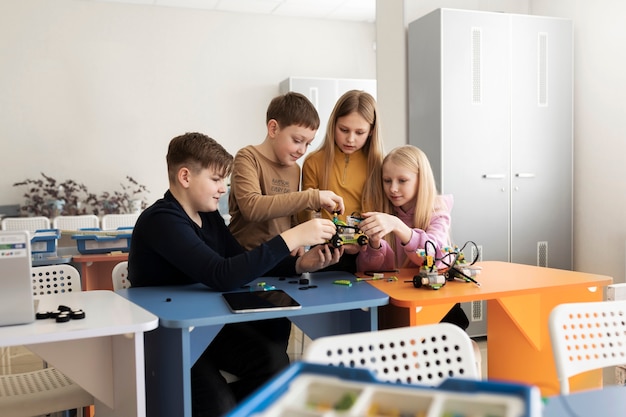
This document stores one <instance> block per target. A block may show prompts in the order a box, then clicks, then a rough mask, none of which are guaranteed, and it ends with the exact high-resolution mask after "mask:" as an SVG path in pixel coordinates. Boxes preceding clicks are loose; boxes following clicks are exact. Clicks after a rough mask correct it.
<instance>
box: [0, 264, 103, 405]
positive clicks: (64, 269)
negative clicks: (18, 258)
mask: <svg viewBox="0 0 626 417" xmlns="http://www.w3.org/2000/svg"><path fill="white" fill-rule="evenodd" d="M32 280H33V291H34V293H35V298H41V297H45V296H47V295H51V294H56V293H62V292H68V291H80V290H81V285H80V274H79V273H78V270H76V268H74V267H73V266H71V265H66V264H62V265H48V266H39V267H33V268H32ZM93 403H94V398H93V396H92V395H91V394H89V393H88V392H87V391H85V390H83V389H82V388H81V387H80V386H78V385H77V384H75V383H74V382H73V381H72V380H71V379H69V378H68V377H67V376H65V375H64V374H63V373H62V372H60V371H59V370H57V369H56V368H54V367H47V368H43V369H38V370H36V371H32V372H23V373H14V374H13V373H12V374H7V375H0V415H1V416H2V417H27V416H39V415H46V414H50V413H55V412H59V411H64V410H73V409H76V410H78V414H79V415H82V408H83V407H87V406H90V405H92V404H93Z"/></svg>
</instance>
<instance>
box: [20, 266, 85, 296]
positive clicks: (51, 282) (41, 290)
mask: <svg viewBox="0 0 626 417" xmlns="http://www.w3.org/2000/svg"><path fill="white" fill-rule="evenodd" d="M32 276H33V295H34V296H35V298H38V297H42V296H46V295H52V294H62V293H67V292H73V291H74V292H75V291H81V290H82V285H81V282H80V273H79V272H78V270H77V269H76V268H74V267H73V266H72V265H69V264H58V265H45V266H33V267H32Z"/></svg>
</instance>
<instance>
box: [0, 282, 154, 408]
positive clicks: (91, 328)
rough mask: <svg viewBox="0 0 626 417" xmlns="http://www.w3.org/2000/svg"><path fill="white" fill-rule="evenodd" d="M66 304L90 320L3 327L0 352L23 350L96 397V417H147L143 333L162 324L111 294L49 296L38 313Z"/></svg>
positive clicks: (121, 298) (41, 300)
mask: <svg viewBox="0 0 626 417" xmlns="http://www.w3.org/2000/svg"><path fill="white" fill-rule="evenodd" d="M60 304H62V305H66V306H68V307H70V308H73V309H82V310H83V311H84V312H85V315H86V317H85V318H84V319H82V320H70V321H69V322H67V323H57V322H56V321H55V320H54V319H45V320H36V321H35V322H33V323H30V324H24V325H18V326H5V327H0V346H19V345H24V346H26V347H27V348H28V349H30V350H31V351H32V352H34V353H36V354H37V355H39V356H40V357H41V358H43V359H44V360H45V361H47V362H48V363H49V364H50V365H52V366H54V367H55V368H57V369H59V370H60V371H61V372H63V373H64V374H65V375H67V376H68V377H70V378H71V379H72V380H74V382H76V383H77V384H78V385H80V386H81V387H83V388H84V389H85V390H86V391H88V392H90V393H91V394H92V395H93V396H94V397H95V399H96V400H95V407H96V415H97V416H98V417H106V416H133V417H134V416H137V417H145V416H146V404H145V379H144V377H145V375H144V369H145V368H144V345H143V333H144V332H146V331H150V330H153V329H155V328H156V327H157V326H158V318H157V317H156V316H155V315H154V314H152V313H149V312H148V311H146V310H144V309H143V308H141V307H139V306H137V305H135V304H133V303H131V302H129V301H128V300H126V299H125V298H123V297H120V296H119V295H117V294H116V293H114V292H112V291H106V290H102V291H83V292H74V293H68V294H61V295H51V296H45V297H43V298H41V299H40V300H39V306H38V311H53V310H56V309H57V307H58V306H59V305H60Z"/></svg>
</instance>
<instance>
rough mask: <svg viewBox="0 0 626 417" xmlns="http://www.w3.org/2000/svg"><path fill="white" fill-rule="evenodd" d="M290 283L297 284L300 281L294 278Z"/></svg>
mask: <svg viewBox="0 0 626 417" xmlns="http://www.w3.org/2000/svg"><path fill="white" fill-rule="evenodd" d="M289 283H290V284H297V283H298V281H297V280H295V279H294V280H292V281H289Z"/></svg>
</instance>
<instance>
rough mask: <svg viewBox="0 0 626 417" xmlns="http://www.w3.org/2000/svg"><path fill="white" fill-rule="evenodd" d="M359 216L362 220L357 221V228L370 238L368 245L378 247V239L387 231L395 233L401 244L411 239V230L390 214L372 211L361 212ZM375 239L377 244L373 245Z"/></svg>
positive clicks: (386, 233)
mask: <svg viewBox="0 0 626 417" xmlns="http://www.w3.org/2000/svg"><path fill="white" fill-rule="evenodd" d="M361 216H362V217H363V219H364V220H363V221H361V223H359V228H360V229H361V231H362V232H363V233H365V234H366V235H367V237H368V238H369V239H370V245H371V246H372V247H373V248H376V247H379V246H380V239H382V238H383V237H385V236H386V235H388V234H389V233H393V234H395V235H396V236H397V237H398V238H400V241H401V242H402V243H403V244H406V243H408V241H409V240H410V239H411V235H412V233H413V230H412V229H411V228H410V227H409V226H407V225H406V224H404V222H403V221H402V220H400V219H399V218H398V217H396V216H394V215H392V214H387V213H378V212H373V211H372V212H368V213H362V214H361ZM376 241H378V246H376V245H375V242H376Z"/></svg>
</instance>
